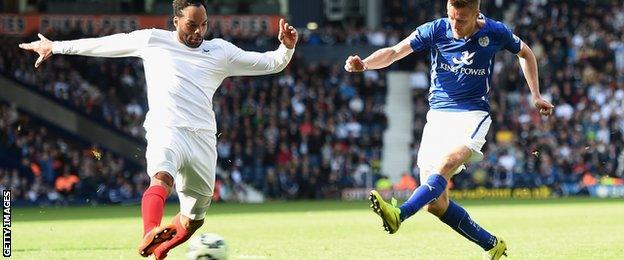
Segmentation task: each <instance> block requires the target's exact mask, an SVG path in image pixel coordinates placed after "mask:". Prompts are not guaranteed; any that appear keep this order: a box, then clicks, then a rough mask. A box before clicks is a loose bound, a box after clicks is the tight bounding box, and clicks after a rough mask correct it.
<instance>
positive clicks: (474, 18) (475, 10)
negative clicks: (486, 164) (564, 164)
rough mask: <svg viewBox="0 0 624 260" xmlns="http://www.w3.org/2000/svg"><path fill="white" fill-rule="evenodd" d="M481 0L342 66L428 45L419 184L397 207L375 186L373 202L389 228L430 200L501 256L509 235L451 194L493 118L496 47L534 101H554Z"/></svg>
mask: <svg viewBox="0 0 624 260" xmlns="http://www.w3.org/2000/svg"><path fill="white" fill-rule="evenodd" d="M479 2H480V1H479V0H448V1H447V5H446V6H447V15H448V17H447V18H440V19H436V20H434V21H431V22H428V23H425V24H423V25H421V26H419V27H418V28H417V29H416V30H415V31H414V32H413V33H412V34H411V35H410V36H408V37H407V38H406V39H405V40H403V41H401V42H400V43H398V44H397V45H395V46H393V47H388V48H383V49H380V50H378V51H376V52H374V53H373V54H371V55H370V56H368V57H367V58H366V59H361V58H360V57H358V56H350V57H349V58H348V59H347V60H346V62H345V70H347V71H349V72H360V71H364V70H366V69H380V68H384V67H387V66H389V65H390V64H392V63H393V62H395V61H397V60H400V59H402V58H404V57H405V56H407V55H409V54H410V53H412V52H414V51H421V50H428V51H429V52H430V55H431V56H430V57H431V87H430V89H429V105H430V110H429V112H428V113H427V124H426V125H425V127H424V129H423V136H422V141H421V146H420V149H419V151H418V159H417V164H418V167H419V168H420V172H421V175H420V183H421V184H422V185H421V186H420V187H418V188H417V189H416V190H414V192H413V194H412V196H411V197H410V198H409V199H408V200H407V201H406V202H405V203H404V204H403V205H401V206H400V207H397V206H396V200H394V199H393V200H392V203H387V202H385V201H384V200H383V198H382V197H381V195H380V194H379V193H378V192H377V191H375V190H373V191H371V195H370V199H371V202H372V205H371V206H372V208H373V210H374V211H375V213H377V214H378V215H379V216H380V217H381V218H382V222H383V225H384V228H385V229H386V230H387V231H388V232H389V233H390V234H392V233H395V232H397V231H398V229H399V227H400V225H401V222H403V221H404V220H405V219H407V218H409V217H410V216H412V215H414V214H415V213H416V212H417V211H418V210H420V209H421V208H423V207H425V208H426V209H427V211H428V212H429V213H431V214H433V215H435V216H437V217H438V218H440V220H441V221H442V222H443V223H445V224H447V225H448V226H450V227H451V228H453V229H454V230H455V231H456V232H458V233H459V234H460V235H462V236H464V237H465V238H466V239H468V240H470V241H472V242H474V243H475V244H477V245H479V246H480V247H481V248H483V249H484V250H485V253H484V256H485V258H486V259H499V258H500V257H501V256H502V255H504V254H505V251H506V249H507V246H506V244H505V242H504V240H502V239H500V238H497V237H496V236H494V235H492V234H491V233H489V232H488V231H487V230H485V229H484V228H482V227H480V226H479V225H478V224H477V223H476V222H475V221H474V220H473V219H471V218H470V215H468V213H467V212H466V211H465V210H464V209H463V208H462V207H461V206H459V205H458V204H457V203H455V202H454V201H452V200H449V196H448V187H447V182H449V181H450V180H451V178H452V177H453V175H455V174H457V173H459V172H460V171H461V170H462V168H463V167H464V163H466V162H469V161H478V160H481V159H482V158H483V154H482V152H481V147H483V145H484V144H485V136H486V134H487V132H488V129H489V127H490V123H491V121H492V120H491V119H490V115H489V110H490V106H489V103H488V98H489V92H490V85H491V83H490V82H491V80H492V71H493V67H494V56H495V54H496V53H497V52H499V51H501V50H507V51H509V52H511V53H513V54H516V55H517V56H518V58H519V61H520V66H521V67H522V71H523V73H524V77H525V78H526V81H527V84H528V86H529V89H530V91H531V96H532V101H533V105H534V106H535V107H536V108H537V109H538V110H539V112H540V113H541V114H542V115H545V116H547V115H550V114H551V113H552V110H553V105H552V104H550V103H549V102H548V101H546V100H544V99H543V98H542V97H541V95H540V92H539V81H538V73H537V62H536V59H535V56H534V55H533V52H532V51H531V49H530V48H529V46H527V45H526V44H525V43H523V42H522V41H521V40H520V38H518V37H517V36H515V35H514V34H513V33H512V31H511V30H510V29H509V28H507V26H505V25H504V24H503V23H501V22H498V21H495V20H492V19H490V18H487V17H485V16H484V15H483V14H481V13H480V12H479Z"/></svg>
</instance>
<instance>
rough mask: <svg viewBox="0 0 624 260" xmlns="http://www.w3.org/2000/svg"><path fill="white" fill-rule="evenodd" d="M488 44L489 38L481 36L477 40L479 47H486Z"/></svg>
mask: <svg viewBox="0 0 624 260" xmlns="http://www.w3.org/2000/svg"><path fill="white" fill-rule="evenodd" d="M489 44H490V37H487V36H483V37H481V38H479V45H481V47H485V46H488V45H489Z"/></svg>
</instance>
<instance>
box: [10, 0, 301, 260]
mask: <svg viewBox="0 0 624 260" xmlns="http://www.w3.org/2000/svg"><path fill="white" fill-rule="evenodd" d="M173 13H174V18H173V24H174V26H175V28H176V30H175V31H166V30H160V29H146V30H137V31H133V32H130V33H120V34H115V35H110V36H105V37H100V38H90V39H79V40H72V41H50V40H48V39H46V38H45V37H44V36H43V35H41V34H39V38H40V40H38V41H34V42H31V43H23V44H20V45H19V47H21V48H23V49H26V50H30V51H33V52H36V53H38V54H39V58H38V59H37V61H36V62H35V67H39V66H40V65H41V63H42V62H43V61H45V60H46V59H48V58H49V57H50V56H52V54H66V55H83V56H95V57H111V58H116V57H139V58H141V59H142V60H143V66H144V69H145V79H146V82H147V100H148V105H149V111H148V112H147V115H146V119H145V123H144V127H145V129H146V139H147V149H146V155H145V156H146V159H147V173H148V174H149V176H150V177H151V179H150V187H149V188H148V189H147V190H146V191H145V193H144V194H143V198H142V201H141V215H142V218H143V229H144V233H143V239H142V241H141V243H140V245H139V248H138V251H139V254H140V255H141V256H143V257H147V256H150V255H152V254H153V256H154V257H155V258H156V259H164V258H165V257H166V255H167V252H168V251H169V250H170V249H172V248H174V247H175V246H177V245H179V244H181V243H183V242H184V241H186V240H188V238H190V237H191V235H192V234H193V233H194V232H195V231H196V230H197V229H198V228H199V227H200V226H201V225H202V224H203V222H204V216H205V213H206V209H207V208H208V206H209V205H210V202H211V197H212V195H213V191H214V183H215V169H216V163H217V152H216V131H217V126H216V119H215V114H214V112H213V110H212V97H213V95H214V93H215V91H216V89H217V88H218V87H219V85H220V84H221V82H222V81H223V79H225V78H226V77H229V76H244V75H265V74H272V73H278V72H280V71H282V70H283V69H284V68H285V67H286V66H287V65H288V63H289V62H290V59H291V57H292V55H293V52H294V48H295V45H296V43H297V38H298V34H297V31H296V30H295V29H294V28H293V27H292V26H290V25H289V24H288V23H285V22H284V20H283V19H281V20H280V22H279V33H278V39H279V41H280V42H281V44H280V46H279V48H277V50H275V51H269V52H264V53H258V52H248V51H243V50H242V49H240V48H238V47H236V46H234V45H233V44H231V43H229V42H227V41H225V40H222V39H213V40H209V41H205V40H204V36H205V34H206V31H207V27H208V16H207V13H206V4H205V2H204V1H203V0H173ZM174 183H175V188H176V192H177V194H178V197H179V199H180V212H179V213H178V214H177V215H176V216H175V217H174V219H173V220H172V223H171V224H169V225H164V226H161V225H160V222H161V219H162V217H163V214H164V207H165V200H166V198H167V197H168V195H169V194H170V192H171V190H172V189H173V187H174Z"/></svg>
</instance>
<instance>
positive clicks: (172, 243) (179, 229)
mask: <svg viewBox="0 0 624 260" xmlns="http://www.w3.org/2000/svg"><path fill="white" fill-rule="evenodd" d="M172 222H173V224H174V225H175V227H176V235H175V236H174V237H173V238H172V239H171V240H169V241H165V242H164V243H162V244H160V245H159V246H158V247H157V248H156V249H154V256H155V257H156V259H163V258H164V257H166V256H167V252H169V250H171V249H173V248H174V247H176V246H178V245H180V244H182V243H184V242H185V241H186V240H188V239H189V238H190V237H191V236H192V235H193V233H190V232H188V230H186V229H185V228H184V227H183V226H182V224H180V213H178V214H177V215H176V216H175V217H173V221H172Z"/></svg>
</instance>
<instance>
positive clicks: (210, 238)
mask: <svg viewBox="0 0 624 260" xmlns="http://www.w3.org/2000/svg"><path fill="white" fill-rule="evenodd" d="M186 259H188V260H224V259H227V246H226V245H225V240H224V239H223V237H221V236H219V235H217V234H213V233H205V234H201V235H199V236H194V237H192V238H191V240H190V241H189V244H188V252H187V253H186Z"/></svg>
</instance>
